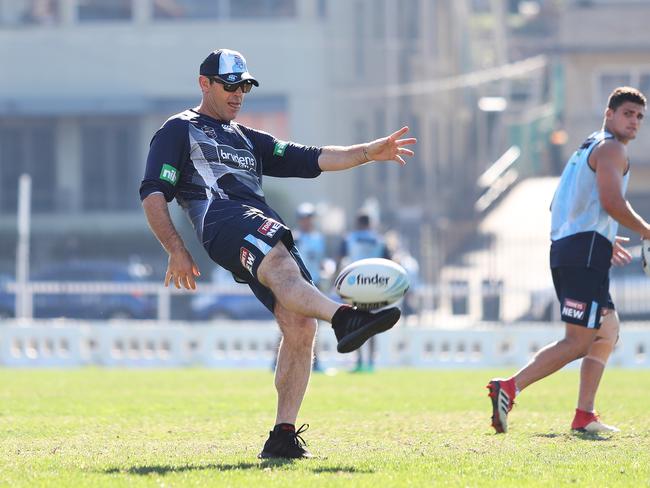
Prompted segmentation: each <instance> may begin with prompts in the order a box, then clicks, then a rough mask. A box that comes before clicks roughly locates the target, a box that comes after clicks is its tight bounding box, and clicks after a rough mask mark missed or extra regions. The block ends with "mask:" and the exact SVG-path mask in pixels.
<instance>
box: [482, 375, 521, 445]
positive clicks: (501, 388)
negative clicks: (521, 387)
mask: <svg viewBox="0 0 650 488" xmlns="http://www.w3.org/2000/svg"><path fill="white" fill-rule="evenodd" d="M486 388H487V389H488V390H490V393H488V396H489V397H490V400H492V427H494V430H496V431H497V434H505V433H506V432H508V412H510V410H512V406H513V405H514V404H515V395H516V387H515V379H514V378H510V379H509V380H505V379H501V378H495V379H493V380H490V382H489V383H488V384H487V386H486Z"/></svg>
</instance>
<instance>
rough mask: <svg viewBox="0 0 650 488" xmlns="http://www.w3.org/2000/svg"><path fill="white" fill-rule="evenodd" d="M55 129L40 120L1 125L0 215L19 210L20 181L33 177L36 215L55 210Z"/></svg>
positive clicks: (0, 123)
mask: <svg viewBox="0 0 650 488" xmlns="http://www.w3.org/2000/svg"><path fill="white" fill-rule="evenodd" d="M53 127H54V125H53V123H51V122H46V121H43V120H42V119H39V120H38V121H35V120H24V121H14V120H12V121H7V122H2V121H0V213H13V212H15V211H16V209H17V207H18V178H19V177H20V175H21V174H23V173H27V174H29V175H31V177H32V211H34V212H42V211H46V210H50V211H51V210H52V209H53V208H54V207H55V202H56V200H55V193H56V169H55V168H56V166H55V145H54V128H53Z"/></svg>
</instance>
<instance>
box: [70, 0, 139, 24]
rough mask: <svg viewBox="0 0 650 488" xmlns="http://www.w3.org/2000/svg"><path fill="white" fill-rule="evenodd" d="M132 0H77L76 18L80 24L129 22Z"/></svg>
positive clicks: (131, 12)
mask: <svg viewBox="0 0 650 488" xmlns="http://www.w3.org/2000/svg"><path fill="white" fill-rule="evenodd" d="M131 1H132V0H78V2H79V3H78V6H77V16H78V18H79V21H80V22H85V21H104V20H130V19H131V16H132V14H133V11H132V5H131Z"/></svg>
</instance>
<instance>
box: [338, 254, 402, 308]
mask: <svg viewBox="0 0 650 488" xmlns="http://www.w3.org/2000/svg"><path fill="white" fill-rule="evenodd" d="M334 288H335V289H336V293H337V294H338V295H339V296H340V297H341V298H342V299H343V300H344V301H345V302H347V303H349V304H351V305H355V306H356V307H358V308H360V309H363V310H374V309H378V308H382V307H385V306H387V305H391V304H393V303H395V302H396V301H398V300H399V299H400V298H402V297H403V296H404V294H405V293H406V291H407V290H408V289H409V279H408V275H407V274H406V270H405V269H404V268H403V267H401V266H400V265H399V264H397V263H396V262H394V261H391V260H390V259H383V258H369V259H360V260H358V261H354V262H353V263H350V264H348V265H347V266H346V267H345V268H343V270H341V272H340V273H339V275H338V276H337V278H336V280H335V281H334Z"/></svg>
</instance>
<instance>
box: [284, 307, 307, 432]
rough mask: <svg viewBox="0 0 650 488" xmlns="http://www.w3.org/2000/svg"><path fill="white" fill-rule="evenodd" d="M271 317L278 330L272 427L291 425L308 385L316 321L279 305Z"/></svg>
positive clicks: (296, 416) (294, 421)
mask: <svg viewBox="0 0 650 488" xmlns="http://www.w3.org/2000/svg"><path fill="white" fill-rule="evenodd" d="M275 317H276V319H277V321H278V324H279V325H280V330H281V331H282V342H281V343H280V352H279V353H278V362H277V367H276V369H275V388H276V390H277V392H278V409H277V413H276V417H275V425H278V424H295V423H296V419H297V418H298V411H299V410H300V405H301V404H302V400H303V398H304V396H305V391H306V390H307V384H308V383H309V376H310V373H311V363H312V360H313V355H314V338H315V336H316V328H317V323H316V319H312V318H308V317H303V316H301V315H298V314H296V313H294V312H290V311H289V310H287V309H286V308H284V307H283V306H282V305H280V304H279V303H278V304H276V306H275Z"/></svg>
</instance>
